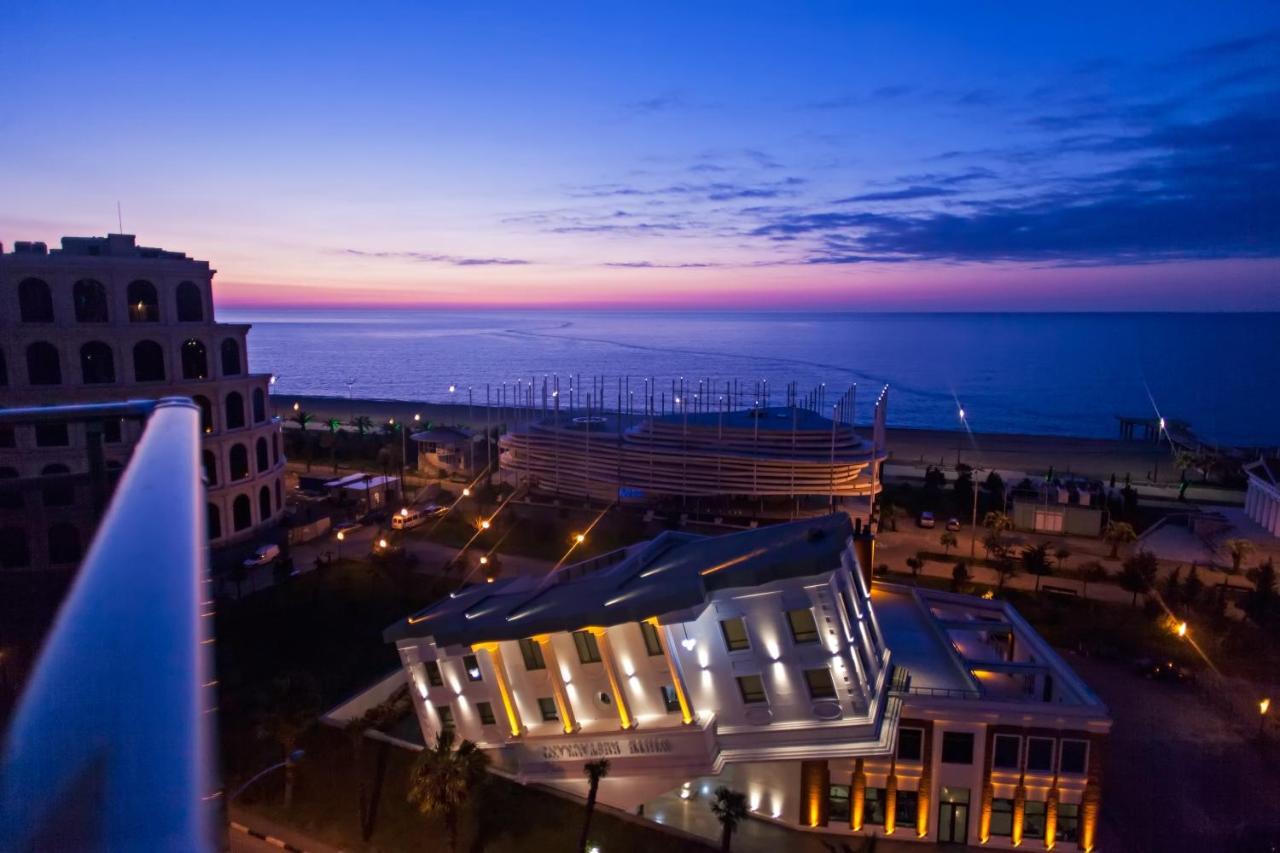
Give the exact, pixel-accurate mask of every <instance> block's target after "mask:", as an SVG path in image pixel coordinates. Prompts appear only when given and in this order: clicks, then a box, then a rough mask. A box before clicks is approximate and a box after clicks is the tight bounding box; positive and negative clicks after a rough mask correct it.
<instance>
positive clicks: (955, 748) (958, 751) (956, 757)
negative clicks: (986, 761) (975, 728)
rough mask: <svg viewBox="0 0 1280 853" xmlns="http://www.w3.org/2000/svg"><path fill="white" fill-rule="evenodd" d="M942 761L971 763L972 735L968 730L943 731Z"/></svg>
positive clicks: (947, 762) (946, 762)
mask: <svg viewBox="0 0 1280 853" xmlns="http://www.w3.org/2000/svg"><path fill="white" fill-rule="evenodd" d="M942 763H943V764H972V763H973V735H972V734H970V733H969V732H943V733H942Z"/></svg>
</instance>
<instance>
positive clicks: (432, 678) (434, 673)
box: [422, 660, 444, 687]
mask: <svg viewBox="0 0 1280 853" xmlns="http://www.w3.org/2000/svg"><path fill="white" fill-rule="evenodd" d="M422 668H423V669H425V670H426V671H427V684H430V685H431V686H432V687H442V686H443V685H444V679H443V678H441V677H440V664H438V663H436V662H435V661H433V660H429V661H427V662H426V663H424V664H423V665H422Z"/></svg>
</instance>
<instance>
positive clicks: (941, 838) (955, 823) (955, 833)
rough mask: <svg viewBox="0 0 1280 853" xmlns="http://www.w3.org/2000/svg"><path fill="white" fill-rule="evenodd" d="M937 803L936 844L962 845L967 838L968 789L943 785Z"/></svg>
mask: <svg viewBox="0 0 1280 853" xmlns="http://www.w3.org/2000/svg"><path fill="white" fill-rule="evenodd" d="M939 800H940V801H939V803H938V843H939V844H964V843H965V842H966V841H967V840H968V838H969V789H968V788H951V787H947V786H946V785H944V786H943V787H942V796H941V797H940V798H939Z"/></svg>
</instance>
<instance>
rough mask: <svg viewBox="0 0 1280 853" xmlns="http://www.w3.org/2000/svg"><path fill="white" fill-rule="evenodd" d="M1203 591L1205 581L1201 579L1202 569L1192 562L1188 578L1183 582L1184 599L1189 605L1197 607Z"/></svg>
mask: <svg viewBox="0 0 1280 853" xmlns="http://www.w3.org/2000/svg"><path fill="white" fill-rule="evenodd" d="M1203 593H1204V581H1202V580H1200V571H1199V569H1197V568H1196V564H1195V563H1192V564H1191V571H1190V572H1188V573H1187V579H1186V580H1185V581H1183V582H1182V600H1183V601H1185V602H1186V603H1187V606H1188V607H1195V606H1196V604H1197V603H1198V602H1199V601H1200V596H1201V595H1202V594H1203Z"/></svg>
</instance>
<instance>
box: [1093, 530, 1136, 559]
mask: <svg viewBox="0 0 1280 853" xmlns="http://www.w3.org/2000/svg"><path fill="white" fill-rule="evenodd" d="M1102 538H1103V539H1105V540H1107V542H1109V543H1110V544H1111V559H1113V560H1114V559H1116V558H1117V557H1118V556H1119V555H1120V546H1121V545H1127V544H1129V543H1130V542H1136V541H1137V539H1138V534H1137V532H1136V531H1135V530H1134V529H1133V525H1132V524H1130V523H1129V522H1127V521H1113V522H1111V523H1110V524H1108V525H1107V529H1106V530H1104V531H1103V532H1102Z"/></svg>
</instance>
